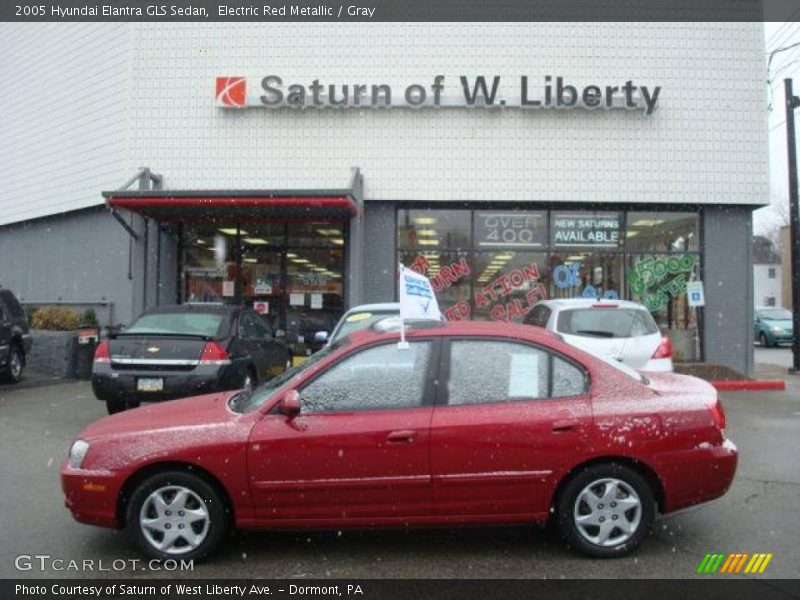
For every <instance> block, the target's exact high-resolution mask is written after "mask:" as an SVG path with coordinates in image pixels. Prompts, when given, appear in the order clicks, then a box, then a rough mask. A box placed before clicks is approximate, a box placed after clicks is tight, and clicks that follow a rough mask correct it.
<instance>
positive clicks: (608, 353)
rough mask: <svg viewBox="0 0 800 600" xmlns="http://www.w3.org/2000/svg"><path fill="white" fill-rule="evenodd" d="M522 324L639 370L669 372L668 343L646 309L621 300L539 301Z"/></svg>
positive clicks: (669, 350) (577, 299) (669, 355)
mask: <svg viewBox="0 0 800 600" xmlns="http://www.w3.org/2000/svg"><path fill="white" fill-rule="evenodd" d="M525 323H526V324H528V325H536V326H538V327H544V328H546V329H549V330H551V331H555V332H556V333H558V334H560V335H561V336H562V337H563V338H564V341H565V342H567V343H568V344H570V345H572V346H575V347H577V348H580V349H581V350H585V351H586V352H590V353H592V354H596V355H598V356H601V357H603V358H611V359H615V360H618V361H620V362H622V363H624V364H626V365H628V366H629V367H632V368H634V369H637V370H640V371H672V343H671V342H670V339H669V338H668V337H666V336H662V335H661V332H660V331H659V330H658V325H656V322H655V321H654V320H653V316H652V315H651V314H650V312H649V311H648V310H647V309H646V308H645V307H644V306H642V305H641V304H637V303H636V302H627V301H624V300H595V299H588V298H569V299H564V300H542V301H541V302H537V303H536V305H535V306H534V307H533V309H531V311H530V312H529V313H528V314H527V316H526V317H525Z"/></svg>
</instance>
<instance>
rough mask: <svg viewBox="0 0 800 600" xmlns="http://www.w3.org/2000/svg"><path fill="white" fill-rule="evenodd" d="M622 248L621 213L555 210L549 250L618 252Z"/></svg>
mask: <svg viewBox="0 0 800 600" xmlns="http://www.w3.org/2000/svg"><path fill="white" fill-rule="evenodd" d="M621 246H622V213H618V212H592V211H580V210H575V211H569V212H566V211H554V212H552V213H551V217H550V247H551V249H552V250H553V251H554V252H555V251H558V250H562V249H586V248H591V249H592V250H600V249H603V250H610V251H613V250H617V249H621Z"/></svg>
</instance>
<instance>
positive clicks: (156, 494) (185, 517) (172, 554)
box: [126, 471, 228, 560]
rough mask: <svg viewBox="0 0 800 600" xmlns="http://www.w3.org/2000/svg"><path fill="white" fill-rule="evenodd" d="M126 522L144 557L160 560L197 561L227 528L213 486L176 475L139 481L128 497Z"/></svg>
mask: <svg viewBox="0 0 800 600" xmlns="http://www.w3.org/2000/svg"><path fill="white" fill-rule="evenodd" d="M126 523H127V529H128V532H129V533H130V535H131V536H132V537H133V539H134V540H135V541H136V543H137V544H138V545H139V547H140V548H141V549H142V550H143V551H144V552H145V554H147V555H148V556H150V557H152V558H157V559H162V560H163V559H168V558H173V559H174V558H182V559H186V560H189V559H201V558H203V557H205V556H207V555H208V554H210V553H211V552H212V551H213V550H214V549H215V548H216V547H217V546H218V545H219V543H220V542H221V541H222V539H223V537H224V536H225V533H226V531H227V529H228V520H227V515H226V510H225V506H224V504H223V501H222V498H221V497H220V494H219V493H218V492H217V490H216V489H215V488H214V486H212V485H210V484H209V483H208V482H207V481H205V480H204V479H202V478H201V477H198V476H196V475H193V474H191V473H183V472H180V471H169V472H164V473H159V474H157V475H154V476H152V477H150V478H148V479H147V480H145V481H143V482H142V483H141V484H140V485H139V486H138V487H137V488H136V490H135V491H134V492H133V494H132V495H131V499H130V502H129V504H128V511H127V521H126Z"/></svg>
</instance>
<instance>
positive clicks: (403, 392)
mask: <svg viewBox="0 0 800 600" xmlns="http://www.w3.org/2000/svg"><path fill="white" fill-rule="evenodd" d="M430 355H431V342H429V341H425V342H411V343H410V344H409V348H407V349H404V350H400V349H398V347H397V344H394V343H392V344H385V345H382V346H375V347H371V348H368V349H366V350H362V351H361V352H358V353H357V354H354V355H351V356H348V357H347V358H345V359H344V360H342V361H341V362H339V363H337V364H336V365H334V366H333V367H331V368H330V369H328V370H327V371H326V372H325V373H323V374H322V375H320V376H319V377H317V378H316V379H314V380H313V381H312V382H311V383H310V384H308V385H307V386H305V387H304V388H303V389H302V390H301V391H300V397H301V406H302V412H303V413H318V412H340V411H357V410H378V409H389V408H413V407H418V406H422V404H423V398H424V395H425V387H426V382H427V375H428V365H429V362H430Z"/></svg>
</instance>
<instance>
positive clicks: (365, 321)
mask: <svg viewBox="0 0 800 600" xmlns="http://www.w3.org/2000/svg"><path fill="white" fill-rule="evenodd" d="M397 314H399V313H398V311H396V310H365V311H358V312H354V313H352V314H349V315H347V316H346V317H345V318H344V320H343V321H342V324H341V325H340V326H339V329H338V330H337V331H336V333H335V334H334V336H333V338H331V339H333V340H338V339H341V338H343V337H344V336H346V335H349V334H351V333H353V332H354V331H358V330H359V329H367V328H368V327H372V325H374V324H375V323H377V322H378V321H380V320H381V319H385V318H386V317H389V316H392V315H397Z"/></svg>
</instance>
